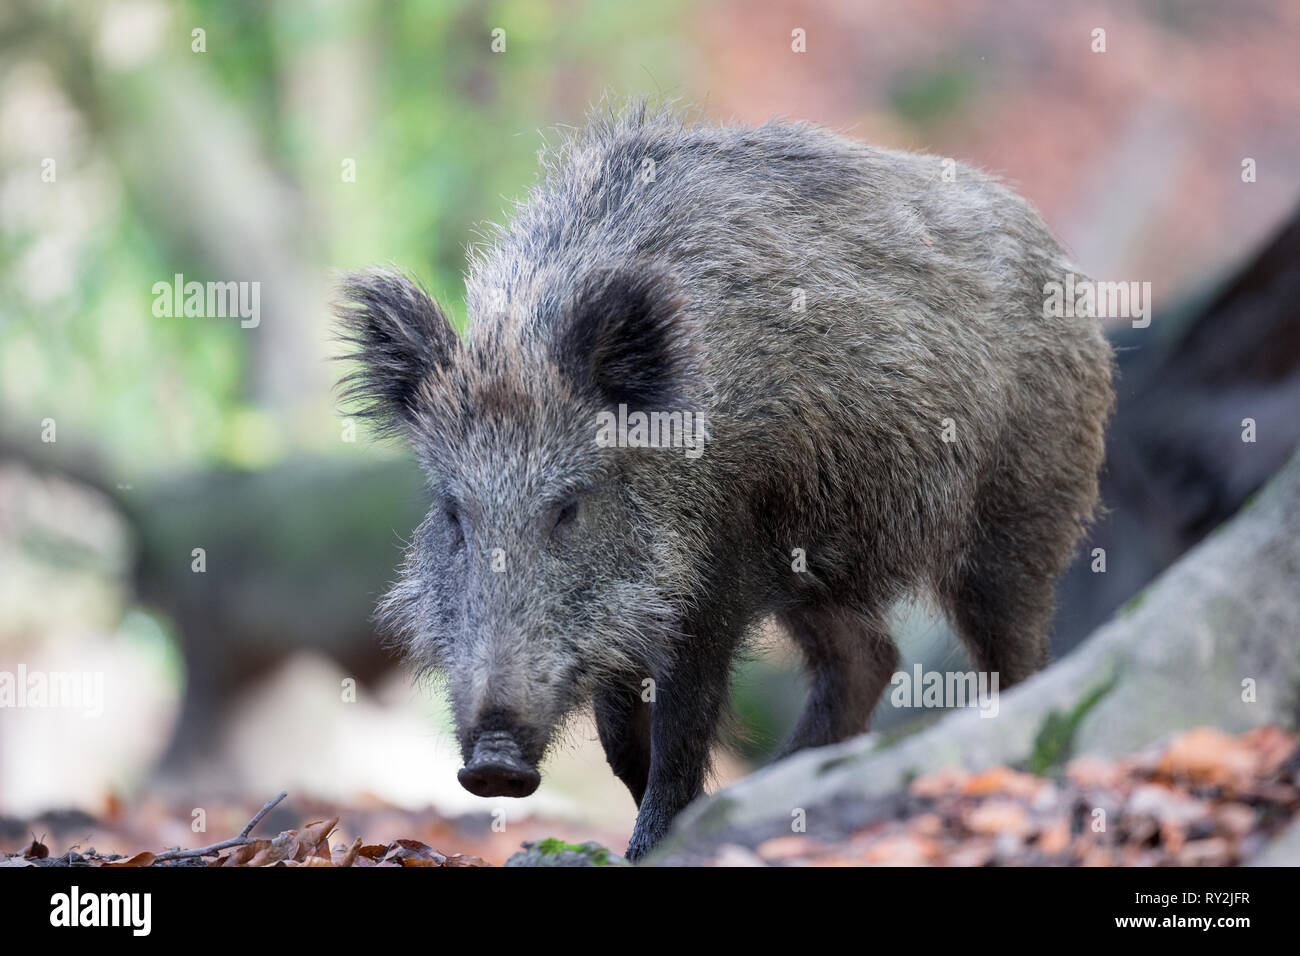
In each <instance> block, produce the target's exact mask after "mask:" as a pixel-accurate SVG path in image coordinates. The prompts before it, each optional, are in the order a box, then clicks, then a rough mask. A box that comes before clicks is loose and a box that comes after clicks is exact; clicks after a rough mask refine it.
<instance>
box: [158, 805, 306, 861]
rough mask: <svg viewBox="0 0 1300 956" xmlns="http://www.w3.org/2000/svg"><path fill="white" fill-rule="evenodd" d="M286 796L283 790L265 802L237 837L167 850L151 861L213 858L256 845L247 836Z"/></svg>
mask: <svg viewBox="0 0 1300 956" xmlns="http://www.w3.org/2000/svg"><path fill="white" fill-rule="evenodd" d="M288 795H289V791H287V790H283V791H281V792H280V795H279V796H278V797H276V798H275V799H274V800H268V801H266V805H265V806H263V807H262V809H261V810H258V811H257V813H256V815H254V817H253V819H251V820H249V821H248V825H247V826H245V827H244V829H242V830H240V831H239V836H237V837H231V838H230V839H229V840H222V841H221V842H220V843H214V844H212V845H211V846H201V847H199V848H198V849H197V850H168V851H167V852H166V853H159V854H158V855H157V856H156V857H154V858H153V860H154V862H155V863H158V862H160V861H162V860H182V859H185V858H187V857H195V856H213V855H215V854H217V853H220V852H221V851H222V850H229V849H230V848H231V847H236V846H247V845H248V844H250V843H256V842H257V841H256V840H254V839H253V838H251V837H249V835H248V834H250V833H251V832H252V831H253V827H255V826H257V824H258V823H259V822H261V819H262V817H264V816H266V815H267V814H268V813H270V812H271V808H272V807H274V806H275V805H276V804H277V803H279V802H280V801H281V800H283V799H284V798H285V797H287V796H288Z"/></svg>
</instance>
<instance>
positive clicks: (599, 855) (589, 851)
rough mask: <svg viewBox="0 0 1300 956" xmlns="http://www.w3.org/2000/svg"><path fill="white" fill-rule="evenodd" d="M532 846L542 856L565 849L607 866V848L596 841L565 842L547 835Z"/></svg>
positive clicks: (599, 864)
mask: <svg viewBox="0 0 1300 956" xmlns="http://www.w3.org/2000/svg"><path fill="white" fill-rule="evenodd" d="M533 848H534V849H535V850H537V852H538V853H540V854H542V855H543V856H553V855H555V854H558V853H563V852H565V851H566V850H568V851H569V852H571V853H581V854H582V855H583V856H585V857H587V859H589V860H591V862H592V863H594V864H595V865H596V866H609V850H608V849H606V848H605V847H603V846H600V845H599V844H596V843H565V842H564V841H563V840H561V839H559V838H558V837H547V838H546V839H545V840H539V841H537V842H536V843H534V844H533Z"/></svg>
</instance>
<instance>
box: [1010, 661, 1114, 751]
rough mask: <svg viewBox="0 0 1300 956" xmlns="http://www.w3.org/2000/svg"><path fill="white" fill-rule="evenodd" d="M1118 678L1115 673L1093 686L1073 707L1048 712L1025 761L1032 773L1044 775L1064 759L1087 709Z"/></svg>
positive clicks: (1111, 687)
mask: <svg viewBox="0 0 1300 956" xmlns="http://www.w3.org/2000/svg"><path fill="white" fill-rule="evenodd" d="M1118 679H1119V678H1118V675H1112V676H1111V677H1110V678H1108V679H1107V680H1105V681H1103V682H1101V683H1099V684H1097V685H1095V686H1094V687H1092V688H1091V689H1090V690H1089V691H1088V692H1087V693H1086V694H1084V695H1083V697H1082V698H1081V699H1080V701H1079V703H1077V704H1076V705H1075V706H1074V708H1073V709H1072V710H1069V711H1067V712H1062V711H1059V710H1053V711H1052V712H1051V713H1049V714H1048V715H1047V717H1046V718H1045V719H1044V720H1043V725H1042V727H1040V728H1039V730H1038V736H1037V737H1035V738H1034V750H1033V753H1031V754H1030V755H1029V760H1028V761H1027V762H1026V769H1027V770H1028V771H1029V772H1030V773H1034V774H1039V775H1040V776H1041V775H1043V774H1047V773H1050V772H1051V771H1053V770H1055V769H1057V768H1058V767H1060V766H1061V765H1062V764H1064V763H1065V761H1066V760H1067V759H1068V758H1069V756H1070V751H1071V749H1072V748H1073V746H1074V735H1075V734H1076V733H1077V732H1078V730H1079V725H1080V724H1082V723H1083V719H1084V718H1085V717H1087V716H1088V712H1089V711H1091V710H1092V709H1093V708H1094V707H1096V706H1097V704H1098V703H1100V702H1101V699H1102V698H1103V697H1105V696H1106V695H1107V694H1109V693H1110V692H1111V691H1112V690H1113V689H1114V687H1115V684H1116V682H1117V680H1118Z"/></svg>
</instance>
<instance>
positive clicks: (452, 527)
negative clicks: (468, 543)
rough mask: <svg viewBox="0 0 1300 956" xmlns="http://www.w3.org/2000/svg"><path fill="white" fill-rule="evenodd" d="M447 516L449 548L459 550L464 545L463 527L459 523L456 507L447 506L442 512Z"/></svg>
mask: <svg viewBox="0 0 1300 956" xmlns="http://www.w3.org/2000/svg"><path fill="white" fill-rule="evenodd" d="M443 513H444V514H445V515H446V517H447V531H448V536H449V537H450V538H451V550H452V551H459V550H460V549H461V548H463V547H465V529H464V527H462V525H461V523H460V514H459V513H457V511H456V509H454V508H448V509H446V511H444V512H443Z"/></svg>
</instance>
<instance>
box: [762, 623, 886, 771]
mask: <svg viewBox="0 0 1300 956" xmlns="http://www.w3.org/2000/svg"><path fill="white" fill-rule="evenodd" d="M781 622H782V623H783V624H784V625H785V626H786V627H787V628H788V629H789V631H790V635H791V637H792V638H794V641H795V643H796V644H798V645H799V648H800V650H801V651H802V652H803V656H804V660H805V662H806V664H807V667H808V672H809V678H810V680H811V687H810V688H809V690H808V700H807V703H805V704H804V709H803V713H802V714H801V715H800V717H799V722H798V723H797V724H796V725H795V728H794V731H793V732H792V733H791V734H790V739H789V740H787V741H786V743H785V746H784V747H782V748H781V750H780V752H779V753H778V755H777V757H778V759H779V758H780V757H784V756H787V755H789V754H792V753H794V752H795V751H797V750H803V749H804V748H805V747H824V746H826V745H827V744H833V743H836V742H838V741H841V740H846V739H847V738H849V737H852V736H853V735H855V734H860V733H862V732H863V731H864V730H866V729H867V722H868V721H869V720H870V718H871V711H872V709H873V708H874V707H875V706H876V701H878V700H879V699H880V695H881V694H882V693H883V692H884V690H885V688H886V687H887V686H888V685H889V681H890V678H891V677H892V676H893V674H894V672H895V670H897V668H898V649H897V648H896V647H894V642H893V641H892V640H891V639H890V636H889V631H888V630H887V629H886V627H885V625H884V623H883V622H882V621H881V620H880V619H879V618H878V617H877V616H876V615H872V614H862V613H859V612H856V611H851V610H848V609H844V608H817V609H813V608H797V609H795V610H793V611H788V612H786V613H785V614H783V615H781Z"/></svg>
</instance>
